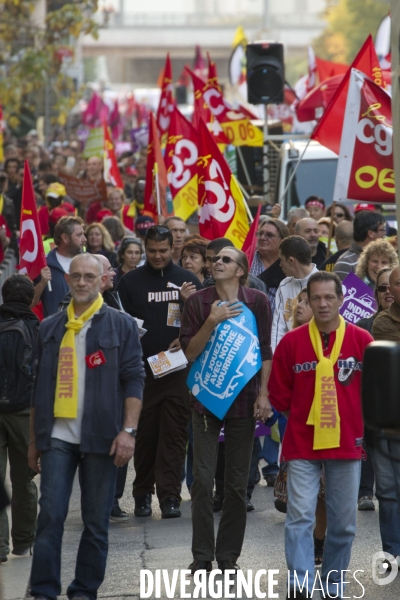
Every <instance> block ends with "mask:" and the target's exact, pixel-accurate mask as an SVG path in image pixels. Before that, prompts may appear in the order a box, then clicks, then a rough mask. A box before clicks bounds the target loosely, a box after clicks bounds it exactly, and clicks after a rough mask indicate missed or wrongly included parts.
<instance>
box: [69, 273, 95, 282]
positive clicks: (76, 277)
mask: <svg viewBox="0 0 400 600" xmlns="http://www.w3.org/2000/svg"><path fill="white" fill-rule="evenodd" d="M98 277H101V275H95V274H94V273H84V274H83V275H82V274H81V273H70V278H71V279H72V281H73V282H74V283H78V282H79V281H80V280H81V279H82V278H83V279H84V281H85V283H93V282H94V280H95V279H97V278H98Z"/></svg>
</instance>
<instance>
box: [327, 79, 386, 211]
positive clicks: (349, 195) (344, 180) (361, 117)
mask: <svg viewBox="0 0 400 600" xmlns="http://www.w3.org/2000/svg"><path fill="white" fill-rule="evenodd" d="M333 199H334V200H336V201H337V202H342V201H343V200H355V201H356V202H367V203H374V202H385V203H389V202H391V203H394V202H395V181H394V167H393V123H392V107H391V98H390V96H389V94H388V93H387V92H386V91H385V90H383V89H382V88H381V87H380V86H379V85H376V83H374V82H373V81H372V80H371V79H370V78H369V77H367V76H366V75H365V74H364V73H361V71H357V70H356V69H352V70H351V74H350V83H349V92H348V94H347V102H346V109H345V115H344V122H343V135H342V140H341V143H340V152H339V160H338V168H337V174H336V182H335V190H334V195H333Z"/></svg>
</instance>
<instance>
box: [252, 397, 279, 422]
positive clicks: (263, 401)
mask: <svg viewBox="0 0 400 600" xmlns="http://www.w3.org/2000/svg"><path fill="white" fill-rule="evenodd" d="M273 414H274V413H273V412H272V408H271V405H270V403H269V400H268V396H267V394H265V393H261V394H259V395H258V397H257V400H256V401H255V403H254V412H253V417H255V418H256V419H257V420H258V421H262V422H263V423H264V421H266V420H267V419H269V418H270V417H272V415H273Z"/></svg>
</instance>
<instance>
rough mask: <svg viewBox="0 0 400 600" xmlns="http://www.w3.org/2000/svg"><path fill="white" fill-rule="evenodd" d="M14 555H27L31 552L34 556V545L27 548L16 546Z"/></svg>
mask: <svg viewBox="0 0 400 600" xmlns="http://www.w3.org/2000/svg"><path fill="white" fill-rule="evenodd" d="M11 554H14V556H26V555H27V554H30V555H31V556H32V546H28V547H27V548H14V549H13V550H12V552H11Z"/></svg>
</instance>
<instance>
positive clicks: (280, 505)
mask: <svg viewBox="0 0 400 600" xmlns="http://www.w3.org/2000/svg"><path fill="white" fill-rule="evenodd" d="M275 508H276V510H278V511H279V512H281V513H284V514H285V515H286V513H287V504H286V502H284V501H283V500H279V498H277V499H276V500H275Z"/></svg>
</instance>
